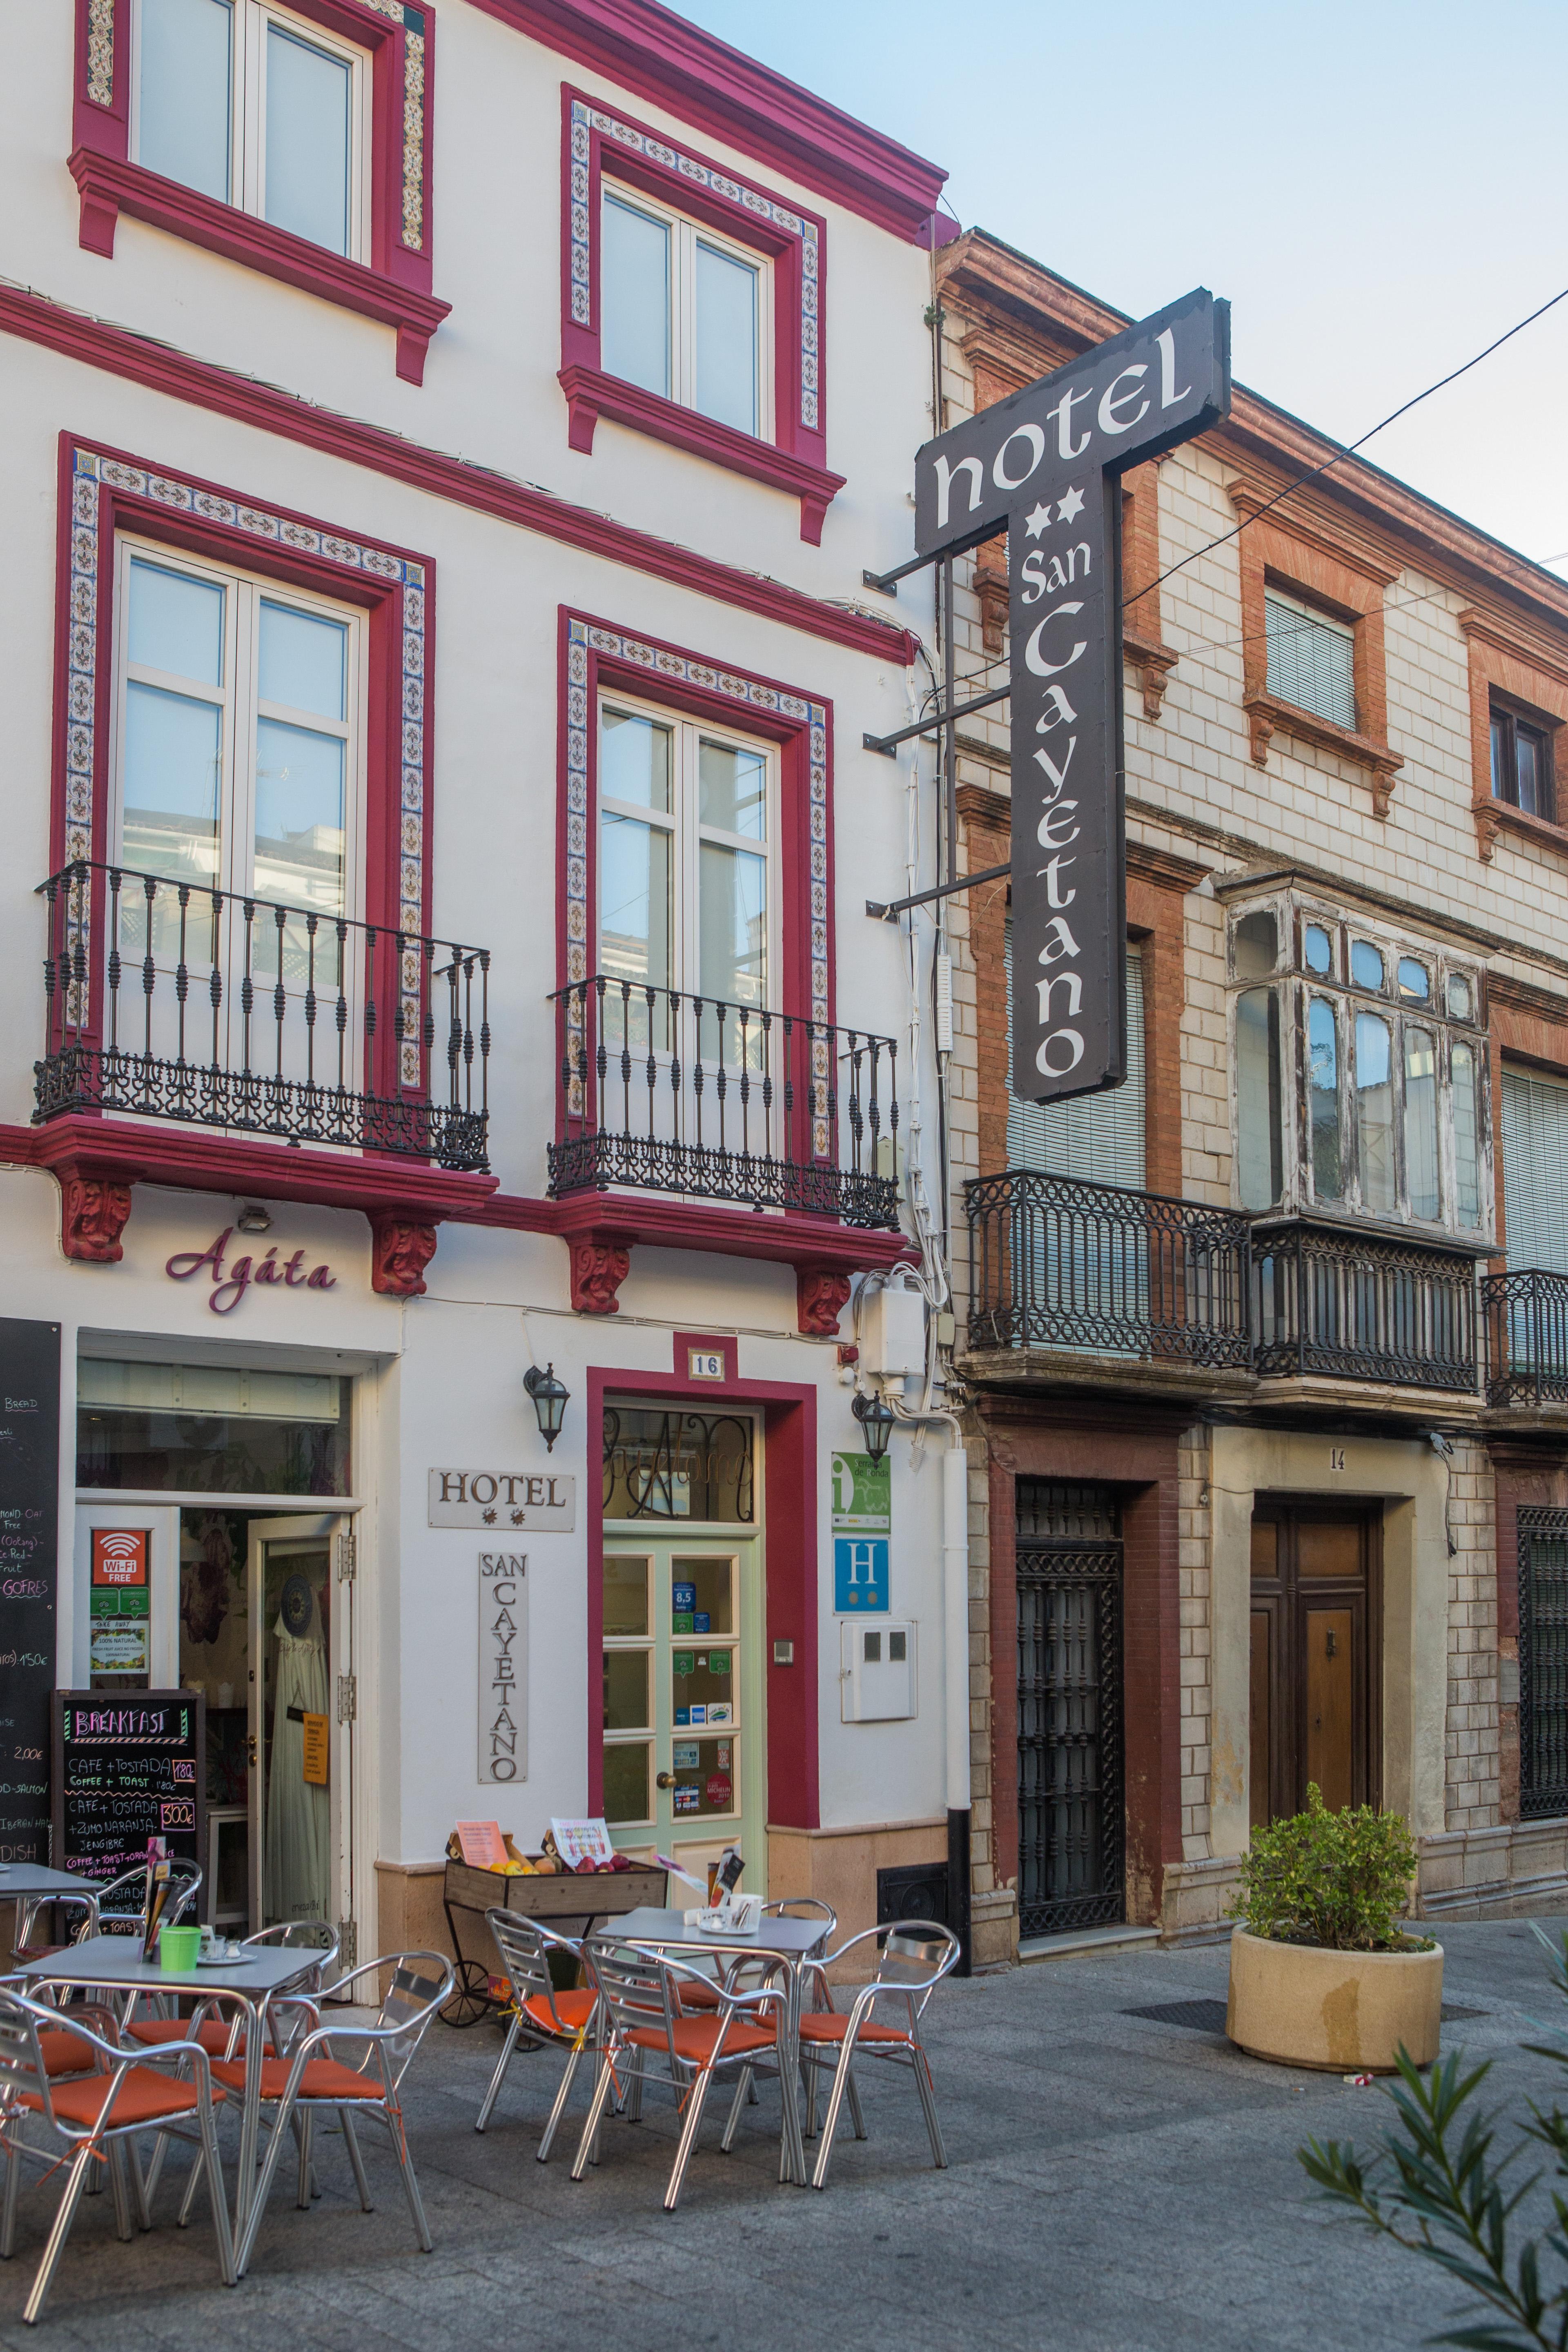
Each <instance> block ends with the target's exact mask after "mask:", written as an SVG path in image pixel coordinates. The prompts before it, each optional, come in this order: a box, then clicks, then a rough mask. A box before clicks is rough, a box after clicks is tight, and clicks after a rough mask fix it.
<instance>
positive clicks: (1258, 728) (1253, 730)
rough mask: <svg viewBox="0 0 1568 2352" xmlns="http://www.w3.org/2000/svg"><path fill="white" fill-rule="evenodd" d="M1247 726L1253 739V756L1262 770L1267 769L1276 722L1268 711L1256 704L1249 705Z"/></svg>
mask: <svg viewBox="0 0 1568 2352" xmlns="http://www.w3.org/2000/svg"><path fill="white" fill-rule="evenodd" d="M1247 731H1248V733H1249V734H1250V735H1251V737H1252V756H1253V758H1254V759H1255V760H1256V761H1257V762H1258V766H1259V767H1260V768H1266V767H1267V766H1268V746H1269V742H1270V740H1272V737H1273V734H1274V721H1273V719H1270V717H1269V716H1268V712H1267V710H1262V709H1258V706H1257V704H1256V703H1248V705H1247Z"/></svg>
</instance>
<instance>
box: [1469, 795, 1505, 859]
mask: <svg viewBox="0 0 1568 2352" xmlns="http://www.w3.org/2000/svg"><path fill="white" fill-rule="evenodd" d="M1475 815H1476V855H1477V856H1478V857H1479V858H1481V859H1483V860H1484V862H1485V863H1486V864H1487V865H1490V863H1491V855H1492V851H1493V850H1494V849H1495V848H1496V847H1497V837H1498V835H1499V834H1500V832H1501V831H1502V826H1501V824H1500V822H1499V819H1498V813H1497V803H1496V802H1495V801H1490V800H1486V801H1482V800H1478V801H1477V802H1476V803H1475Z"/></svg>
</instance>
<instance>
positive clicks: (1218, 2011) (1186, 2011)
mask: <svg viewBox="0 0 1568 2352" xmlns="http://www.w3.org/2000/svg"><path fill="white" fill-rule="evenodd" d="M1121 2014H1122V2016H1123V2017H1147V2018H1151V2019H1152V2021H1153V2022H1154V2023H1155V2024H1156V2025H1184V2026H1187V2027H1188V2028H1190V2030H1191V2031H1192V2032H1194V2033H1223V2032H1225V2003H1224V2001H1223V2000H1155V2001H1151V2002H1150V2003H1149V2004H1148V2005H1147V2007H1145V2008H1142V2009H1124V2010H1123V2011H1122V2012H1121Z"/></svg>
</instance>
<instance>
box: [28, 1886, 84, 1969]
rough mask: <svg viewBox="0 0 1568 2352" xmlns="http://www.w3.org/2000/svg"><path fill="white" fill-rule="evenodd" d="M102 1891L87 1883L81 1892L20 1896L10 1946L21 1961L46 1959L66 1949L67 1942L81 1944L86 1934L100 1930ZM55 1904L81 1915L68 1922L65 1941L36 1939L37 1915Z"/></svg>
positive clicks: (64, 1909)
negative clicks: (51, 1942) (58, 1942)
mask: <svg viewBox="0 0 1568 2352" xmlns="http://www.w3.org/2000/svg"><path fill="white" fill-rule="evenodd" d="M99 1902H100V1889H98V1888H96V1887H87V1886H84V1887H83V1888H82V1889H81V1891H80V1893H79V1894H55V1895H21V1896H19V1897H18V1898H17V1903H16V1926H15V1927H14V1929H13V1932H12V1937H11V1948H12V1952H13V1955H14V1957H15V1958H16V1959H18V1960H47V1958H49V1957H50V1955H51V1954H52V1953H55V1952H63V1951H64V1950H65V1948H66V1945H67V1944H79V1943H80V1942H81V1940H82V1938H83V1937H86V1936H96V1935H97V1933H98V1911H99ZM56 1904H58V1906H59V1907H60V1908H61V1910H63V1911H67V1912H76V1913H79V1915H80V1916H79V1917H78V1918H76V1919H75V1920H74V1921H72V1922H69V1923H68V1926H67V1929H66V1938H65V1943H63V1944H47V1943H42V1942H40V1941H38V1940H37V1928H38V1915H39V1913H40V1912H43V1911H47V1910H49V1909H51V1908H52V1907H53V1906H55V1905H56Z"/></svg>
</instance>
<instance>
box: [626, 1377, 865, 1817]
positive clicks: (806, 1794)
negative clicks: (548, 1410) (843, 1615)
mask: <svg viewBox="0 0 1568 2352" xmlns="http://www.w3.org/2000/svg"><path fill="white" fill-rule="evenodd" d="M676 1360H677V1363H678V1364H679V1357H677V1359H676ZM724 1394H725V1396H726V1397H727V1398H729V1399H731V1400H732V1401H734V1402H737V1403H741V1404H751V1405H755V1406H756V1407H758V1408H759V1412H758V1418H759V1419H760V1420H761V1421H762V1422H763V1433H764V1444H765V1447H766V1451H765V1453H764V1455H763V1478H764V1481H765V1487H764V1502H763V1522H762V1525H761V1526H760V1527H759V1529H758V1533H759V1535H761V1537H762V1538H763V1544H764V1547H765V1549H764V1552H763V1569H764V1575H763V1583H764V1589H765V1597H764V1602H763V1615H764V1618H765V1622H764V1625H763V1641H764V1643H765V1645H766V1646H765V1648H764V1650H763V1675H764V1677H765V1680H766V1684H767V1705H766V1715H767V1740H766V1752H767V1780H766V1784H765V1788H764V1790H763V1801H764V1802H765V1804H766V1807H767V1814H766V1818H767V1819H768V1820H769V1821H770V1822H777V1823H778V1824H779V1826H780V1827H781V1828H787V1829H802V1830H814V1829H816V1827H817V1825H818V1819H819V1810H818V1809H819V1803H820V1798H819V1792H818V1755H817V1742H818V1727H817V1687H816V1685H817V1670H816V1667H817V1647H818V1641H817V1612H818V1608H819V1605H820V1602H819V1594H818V1584H817V1564H816V1563H817V1535H816V1493H817V1466H816V1402H817V1392H816V1389H814V1388H796V1387H793V1386H790V1385H787V1384H786V1383H785V1382H784V1381H734V1382H733V1383H732V1384H731V1385H729V1386H727V1387H726V1389H725V1391H724ZM615 1395H625V1396H627V1397H642V1396H656V1397H668V1400H669V1401H670V1402H671V1404H672V1405H673V1404H676V1403H678V1402H685V1401H689V1402H691V1403H692V1404H693V1405H696V1406H698V1407H699V1408H700V1407H701V1406H702V1405H703V1404H706V1405H708V1406H709V1407H711V1405H712V1402H713V1386H712V1384H711V1383H709V1384H707V1385H704V1383H703V1382H702V1381H689V1380H686V1379H684V1378H683V1377H682V1375H681V1374H680V1372H679V1371H676V1372H674V1373H670V1372H648V1373H632V1372H627V1371H626V1370H621V1369H618V1368H612V1367H610V1366H608V1365H602V1364H590V1365H589V1367H588V1401H587V1412H588V1427H589V1430H590V1432H591V1433H593V1432H596V1431H598V1430H599V1429H600V1428H601V1427H602V1425H603V1420H604V1410H605V1399H606V1397H609V1396H615ZM593 1442H594V1441H593V1438H592V1436H591V1437H590V1449H591V1448H592V1444H593ZM682 1525H684V1526H688V1527H689V1525H690V1522H689V1521H683V1522H682ZM604 1639H605V1518H604V1510H603V1506H602V1504H601V1503H600V1501H599V1499H598V1496H597V1494H596V1493H595V1498H594V1504H593V1507H591V1508H590V1511H589V1516H588V1754H587V1759H586V1761H587V1767H588V1811H589V1813H590V1814H591V1815H592V1814H597V1813H602V1812H603V1811H604V1803H605V1783H604V1772H605V1737H604V1735H605V1706H604V1702H605V1689H604V1684H605V1673H604ZM775 1642H789V1643H793V1644H794V1648H795V1663H794V1664H793V1665H787V1666H785V1665H780V1664H777V1663H776V1662H775V1660H774V1656H773V1644H774V1643H775ZM741 1736H742V1738H748V1737H749V1738H755V1737H756V1732H755V1728H754V1727H753V1728H752V1731H751V1732H750V1733H748V1732H747V1730H746V1727H745V1726H744V1725H742V1727H741Z"/></svg>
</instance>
